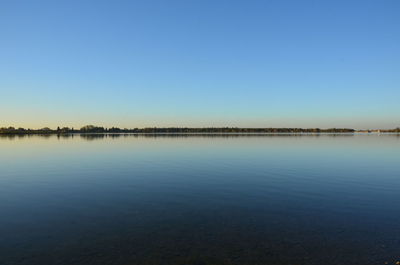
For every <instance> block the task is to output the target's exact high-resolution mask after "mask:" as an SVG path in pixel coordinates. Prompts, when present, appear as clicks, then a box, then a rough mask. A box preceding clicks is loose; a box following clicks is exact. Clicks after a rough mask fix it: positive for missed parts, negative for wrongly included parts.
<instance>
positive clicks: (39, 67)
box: [0, 0, 400, 129]
mask: <svg viewBox="0 0 400 265" xmlns="http://www.w3.org/2000/svg"><path fill="white" fill-rule="evenodd" d="M399 14H400V1H398V0H385V1H369V0H363V1H361V0H359V1H294V0H293V1H219V0H214V1H183V0H182V1H174V0H172V1H161V0H159V1H11V0H5V1H1V3H0V58H1V59H0V60H1V63H0V115H1V116H0V127H4V126H15V127H31V128H41V127H45V126H48V127H52V128H54V127H56V126H70V127H76V128H78V127H80V126H83V125H86V124H95V125H99V126H106V127H111V126H118V127H126V128H135V127H148V126H157V127H165V126H167V127H170V126H179V127H186V126H188V127H208V126H233V127H304V128H306V127H307V128H308V127H320V128H331V127H349V128H356V129H359V128H395V127H400V104H399V101H400V15H399Z"/></svg>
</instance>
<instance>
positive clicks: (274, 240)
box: [0, 135, 400, 265]
mask: <svg viewBox="0 0 400 265" xmlns="http://www.w3.org/2000/svg"><path fill="white" fill-rule="evenodd" d="M398 260H400V137H399V136H396V135H320V136H316V135H303V136H299V135H297V136H296V135H266V136H213V137H211V136H204V135H198V136H158V137H154V136H134V135H129V136H127V135H125V136H110V135H108V136H104V135H93V136H80V135H74V136H73V137H72V136H65V137H57V136H50V137H43V136H29V137H28V136H25V137H0V264H2V265H18V264H24V265H25V264H29V265H31V264H40V265H43V264H51V265H53V264H67V265H69V264H74V265H80V264H107V265H113V264H118V265H128V264H152V265H156V264H178V265H179V264H181V265H184V264H186V265H188V264H193V265H200V264H203V265H204V264H241V265H242V264H244V265H245V264H363V265H365V264H385V262H387V264H395V262H396V261H398Z"/></svg>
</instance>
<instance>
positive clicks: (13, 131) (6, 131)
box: [0, 125, 400, 135]
mask: <svg viewBox="0 0 400 265" xmlns="http://www.w3.org/2000/svg"><path fill="white" fill-rule="evenodd" d="M371 133H375V134H379V133H395V134H398V133H400V128H396V129H374V130H369V129H361V130H356V129H351V128H328V129H320V128H237V127H218V128H217V127H204V128H187V127H167V128H158V127H148V128H134V129H127V128H124V129H121V128H116V127H111V128H105V127H98V126H93V125H87V126H84V127H82V128H80V129H74V128H69V127H62V128H60V127H58V128H57V129H50V128H47V127H46V128H42V129H25V128H14V127H3V128H0V135H27V134H40V135H49V134H56V135H62V134H210V135H212V134H214V135H216V134H249V135H257V134H258V135H262V134H371Z"/></svg>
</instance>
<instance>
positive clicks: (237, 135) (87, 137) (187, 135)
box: [0, 133, 400, 141]
mask: <svg viewBox="0 0 400 265" xmlns="http://www.w3.org/2000/svg"><path fill="white" fill-rule="evenodd" d="M356 135H357V134H354V133H67V134H0V139H9V140H14V139H22V138H32V137H37V138H45V139H50V138H57V139H58V140H68V139H74V137H77V136H78V137H79V138H80V139H82V140H86V141H93V140H101V139H106V138H107V139H119V138H132V137H134V138H240V137H315V138H318V137H321V136H323V137H353V136H356ZM381 135H385V136H395V137H396V138H400V134H398V133H387V134H381Z"/></svg>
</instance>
